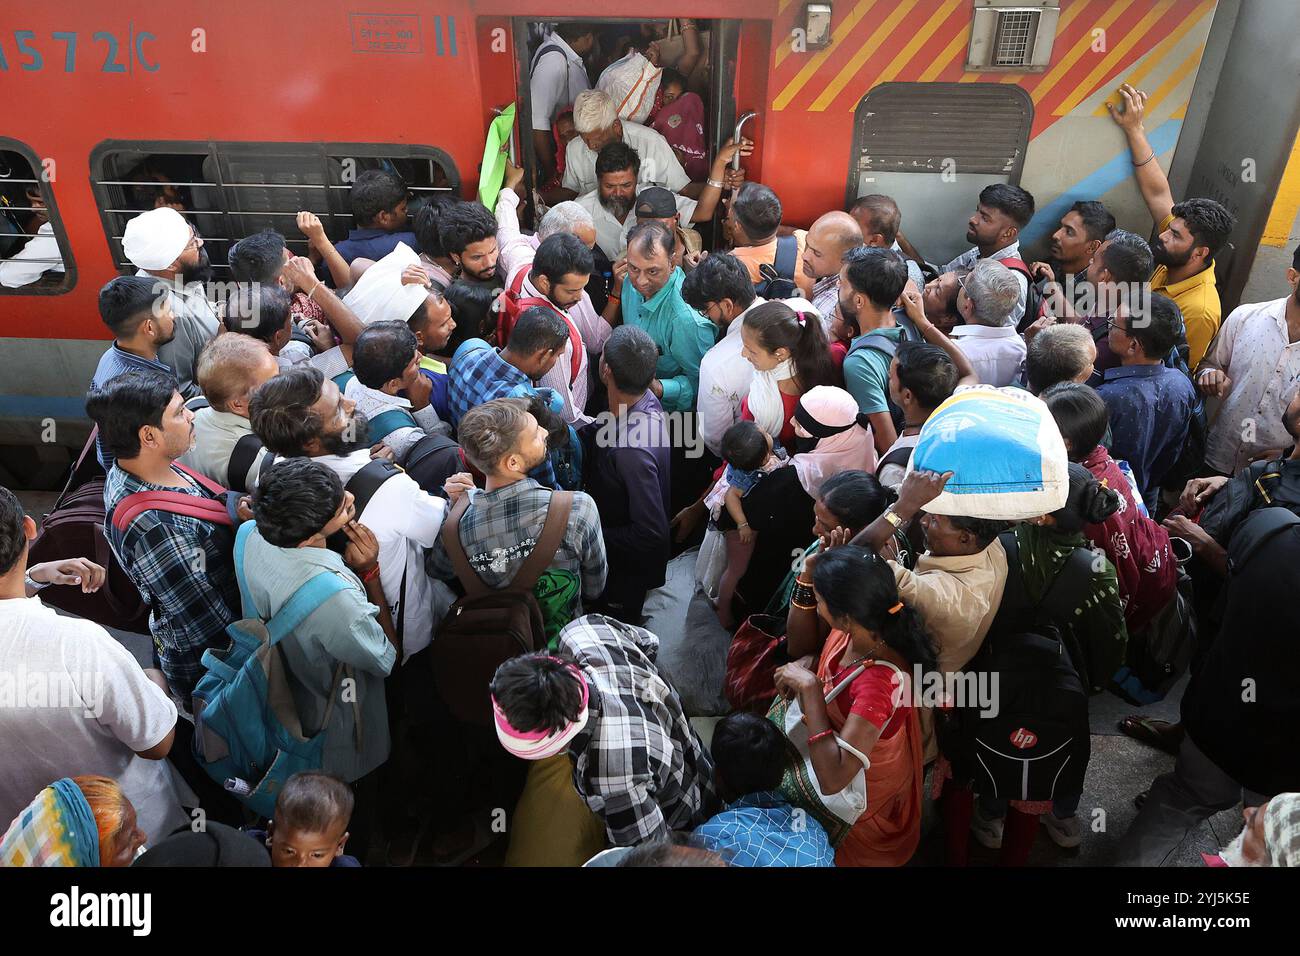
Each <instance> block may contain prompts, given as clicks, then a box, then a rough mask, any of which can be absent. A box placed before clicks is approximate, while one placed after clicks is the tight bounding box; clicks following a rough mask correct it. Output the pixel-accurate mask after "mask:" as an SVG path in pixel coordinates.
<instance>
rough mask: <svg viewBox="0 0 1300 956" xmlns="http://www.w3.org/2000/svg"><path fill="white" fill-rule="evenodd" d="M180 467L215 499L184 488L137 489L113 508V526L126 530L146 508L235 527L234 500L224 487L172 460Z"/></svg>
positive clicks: (119, 529)
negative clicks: (190, 492)
mask: <svg viewBox="0 0 1300 956" xmlns="http://www.w3.org/2000/svg"><path fill="white" fill-rule="evenodd" d="M172 464H174V465H175V466H176V467H177V468H179V469H180V470H181V471H183V472H185V474H187V475H189V477H191V478H193V479H194V480H195V481H196V482H198V484H199V486H200V487H201V488H203V489H204V490H205V491H207V492H208V493H209V494H212V495H214V496H215V497H213V498H198V497H195V496H194V495H187V494H185V493H184V492H181V491H137V492H136V493H135V494H131V495H127V496H126V497H125V498H123V499H122V500H121V501H119V502H118V503H117V507H116V508H114V509H113V527H114V528H116V529H117V530H118V531H125V530H126V529H127V527H128V526H129V525H130V524H131V522H132V521H134V520H135V519H136V518H137V517H139V516H140V515H141V514H143V513H144V512H146V511H155V510H156V511H169V512H171V513H172V514H176V515H186V516H188V517H190V518H198V519H199V520H200V521H207V522H210V523H212V524H223V525H225V526H226V527H233V526H234V524H235V519H234V517H233V516H232V515H231V513H230V512H231V505H232V504H233V503H234V501H235V500H237V499H233V498H231V497H230V495H229V493H228V492H227V491H226V489H225V488H222V487H221V486H220V485H219V484H217V483H216V482H215V481H213V480H212V479H210V478H207V477H205V476H203V475H200V474H199V473H198V472H195V471H191V470H190V469H189V468H186V467H185V466H184V465H182V464H181V463H180V462H178V461H177V462H173V463H172Z"/></svg>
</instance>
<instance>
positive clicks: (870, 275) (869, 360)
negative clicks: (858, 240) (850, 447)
mask: <svg viewBox="0 0 1300 956" xmlns="http://www.w3.org/2000/svg"><path fill="white" fill-rule="evenodd" d="M906 284H907V266H906V264H904V262H903V260H902V258H901V257H900V256H899V255H898V254H897V253H895V252H892V251H891V250H889V249H877V248H874V247H871V246H859V247H858V248H856V249H850V250H849V251H848V253H846V254H845V256H844V266H843V267H842V268H841V269H840V314H841V315H843V316H845V317H847V318H851V319H855V320H856V321H857V324H858V328H859V329H861V330H862V334H861V335H859V336H858V337H857V338H856V339H854V340H853V342H852V343H851V344H850V345H849V354H848V357H847V358H845V359H844V387H845V388H846V389H848V392H849V394H850V395H852V396H853V398H854V400H855V401H857V403H858V411H859V412H861V413H862V414H863V415H866V416H867V417H868V418H869V419H870V420H871V434H872V436H873V437H874V438H875V442H876V452H877V454H880V455H883V454H885V452H887V451H888V450H889V448H890V446H892V445H893V444H894V441H895V440H896V439H897V438H898V435H897V433H896V431H895V429H894V420H893V419H892V418H891V417H890V415H889V365H890V363H891V362H892V361H893V357H892V356H891V355H889V354H888V353H886V352H883V351H881V350H879V349H875V348H871V347H870V346H866V345H860V344H859V343H861V342H862V340H863V339H864V338H866V337H867V336H868V335H871V334H872V333H876V334H878V335H882V336H885V337H886V338H888V339H890V340H891V341H892V342H893V343H894V344H895V346H897V344H898V343H899V342H901V341H904V333H903V329H902V328H901V327H900V326H899V325H898V324H897V323H896V322H895V321H894V314H893V312H892V311H891V310H892V309H893V307H894V303H896V302H897V301H898V297H899V296H900V295H902V294H903V286H904V285H906Z"/></svg>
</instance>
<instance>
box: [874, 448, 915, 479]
mask: <svg viewBox="0 0 1300 956" xmlns="http://www.w3.org/2000/svg"><path fill="white" fill-rule="evenodd" d="M914 451H916V446H915V445H904V446H903V447H902V448H895V449H893V450H892V451H890V452H889V453H888V454H886V455H885V457H884V458H882V459H880V461H879V462H877V463H876V473H877V474H879V473H880V469H882V468H884V467H885V466H886V465H897V466H898V467H899V468H906V467H907V463H908V462H909V461H911V460H912V452H914Z"/></svg>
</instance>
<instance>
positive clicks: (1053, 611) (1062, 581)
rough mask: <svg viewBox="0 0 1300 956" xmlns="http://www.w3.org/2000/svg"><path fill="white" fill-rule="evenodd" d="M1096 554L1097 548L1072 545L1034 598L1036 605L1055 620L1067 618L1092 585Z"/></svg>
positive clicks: (1066, 620) (1077, 606) (1097, 554)
mask: <svg viewBox="0 0 1300 956" xmlns="http://www.w3.org/2000/svg"><path fill="white" fill-rule="evenodd" d="M1099 556H1100V552H1096V551H1089V550H1088V549H1087V548H1075V549H1074V551H1072V552H1071V553H1070V556H1069V557H1068V558H1066V559H1065V563H1064V564H1063V565H1061V570H1059V571H1057V572H1056V577H1055V578H1053V579H1052V583H1051V586H1050V587H1048V589H1047V592H1046V593H1045V594H1044V595H1043V598H1042V600H1041V601H1039V602H1038V607H1039V609H1040V610H1042V611H1045V612H1046V613H1047V614H1049V615H1051V617H1052V619H1053V620H1055V621H1057V622H1068V621H1069V620H1070V619H1071V618H1072V617H1073V616H1074V612H1075V611H1076V610H1078V609H1079V607H1080V606H1082V604H1083V602H1084V600H1085V599H1086V598H1087V597H1088V590H1089V588H1091V586H1092V578H1093V570H1092V565H1093V562H1094V561H1096V560H1097V558H1098V557H1099Z"/></svg>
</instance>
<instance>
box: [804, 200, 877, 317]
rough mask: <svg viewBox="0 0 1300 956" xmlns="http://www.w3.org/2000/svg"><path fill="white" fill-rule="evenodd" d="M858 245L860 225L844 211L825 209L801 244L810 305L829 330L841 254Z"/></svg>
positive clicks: (859, 242) (860, 231) (837, 286)
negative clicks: (809, 287)
mask: <svg viewBox="0 0 1300 956" xmlns="http://www.w3.org/2000/svg"><path fill="white" fill-rule="evenodd" d="M860 245H862V228H861V227H860V226H859V225H858V223H857V220H855V219H854V218H853V217H852V216H850V215H849V214H848V213H846V212H840V211H839V210H835V211H834V212H828V213H826V215H824V216H822V217H821V218H820V219H818V220H817V221H816V222H814V223H813V224H812V228H811V229H809V230H808V238H807V239H805V240H804V245H803V261H802V267H803V274H804V275H806V276H807V277H808V278H810V279H813V280H815V283H816V284H815V285H814V286H813V289H812V304H813V307H814V308H816V309H817V311H818V312H820V313H821V317H822V322H823V323H824V324H825V326H826V330H827V333H828V334H829V332H830V327H831V317H832V315H833V313H834V312H835V307H836V306H837V305H839V302H840V269H842V268H843V267H844V253H846V252H848V251H849V250H850V249H856V248H857V247H858V246H860Z"/></svg>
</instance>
